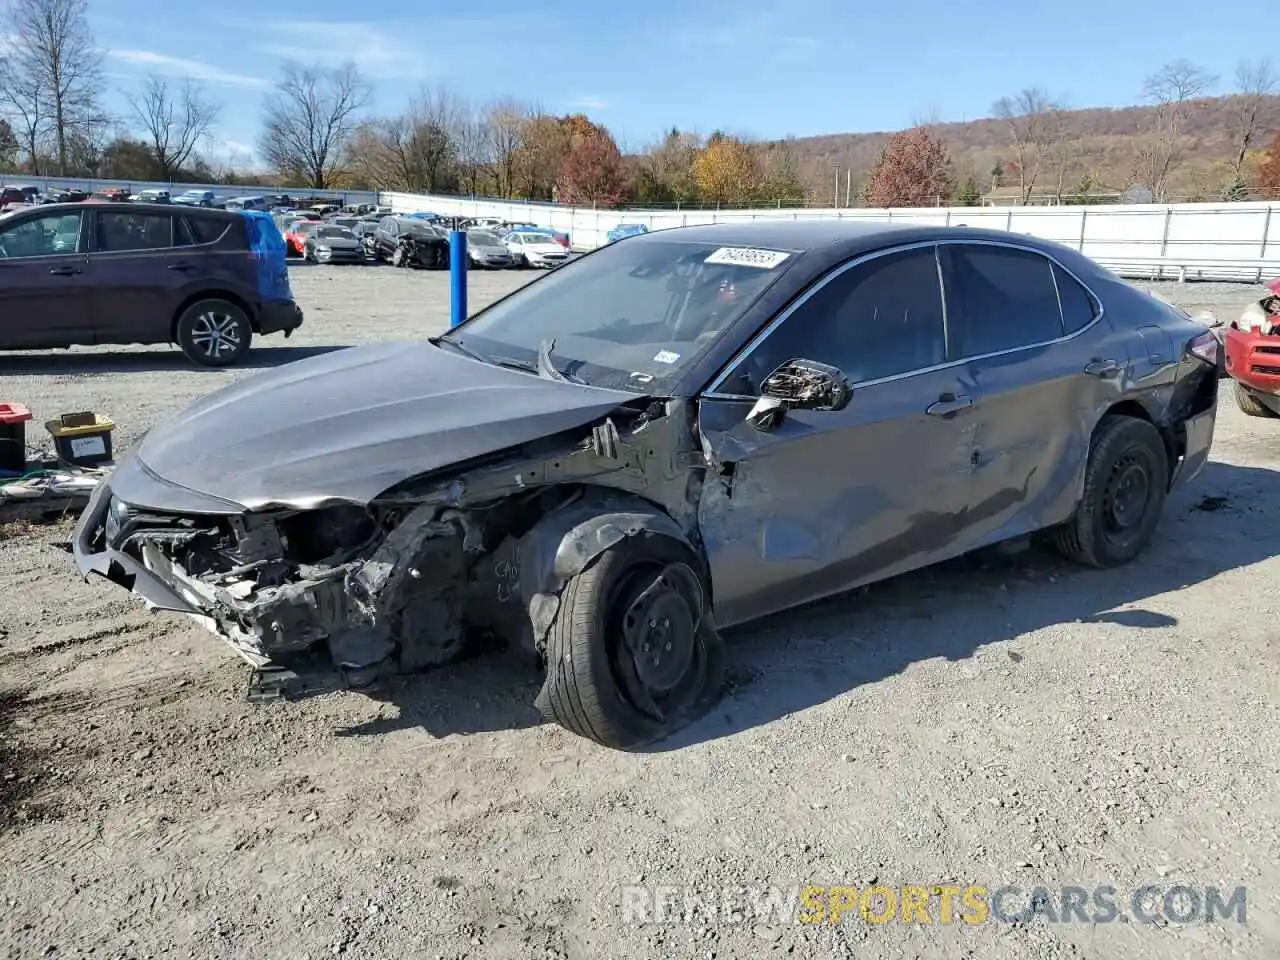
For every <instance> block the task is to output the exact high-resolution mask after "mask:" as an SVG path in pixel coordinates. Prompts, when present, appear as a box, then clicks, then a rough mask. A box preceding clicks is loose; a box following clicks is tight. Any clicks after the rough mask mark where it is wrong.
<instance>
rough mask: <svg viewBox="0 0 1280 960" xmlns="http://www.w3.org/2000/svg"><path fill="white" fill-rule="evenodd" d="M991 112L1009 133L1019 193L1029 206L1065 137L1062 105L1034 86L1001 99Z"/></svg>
mask: <svg viewBox="0 0 1280 960" xmlns="http://www.w3.org/2000/svg"><path fill="white" fill-rule="evenodd" d="M991 109H992V112H994V113H995V115H996V119H998V120H1001V121H1003V123H1004V125H1005V129H1006V131H1007V133H1008V137H1009V146H1010V147H1011V148H1012V150H1013V154H1014V160H1015V161H1016V162H1017V165H1018V192H1019V194H1020V195H1021V197H1022V202H1023V203H1024V204H1025V203H1027V202H1028V201H1029V200H1030V199H1031V194H1032V192H1033V191H1034V190H1035V187H1036V183H1037V181H1038V180H1039V179H1040V175H1041V173H1042V172H1043V170H1044V169H1045V167H1046V166H1047V165H1048V164H1049V161H1050V155H1051V154H1052V152H1053V148H1054V147H1055V146H1056V145H1057V142H1058V140H1059V139H1060V137H1061V131H1062V117H1061V114H1062V106H1061V105H1060V104H1059V103H1058V102H1056V101H1055V100H1053V99H1052V98H1051V97H1050V96H1049V94H1047V93H1046V92H1045V91H1044V90H1041V89H1040V88H1038V87H1030V88H1028V89H1026V90H1023V91H1022V92H1020V93H1018V94H1017V95H1015V96H1012V97H1001V98H1000V99H999V100H997V101H996V103H995V105H994V106H993V107H992V108H991Z"/></svg>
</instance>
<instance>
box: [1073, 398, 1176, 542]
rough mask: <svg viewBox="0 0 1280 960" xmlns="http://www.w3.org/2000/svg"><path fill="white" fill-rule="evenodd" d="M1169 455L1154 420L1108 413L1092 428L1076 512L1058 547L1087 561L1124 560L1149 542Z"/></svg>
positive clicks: (1164, 486)
mask: <svg viewBox="0 0 1280 960" xmlns="http://www.w3.org/2000/svg"><path fill="white" fill-rule="evenodd" d="M1169 470H1170V463H1169V455H1168V453H1167V452H1166V450H1165V446H1164V440H1163V438H1162V437H1161V436H1160V431H1158V430H1157V429H1156V428H1155V427H1154V426H1152V425H1151V424H1150V423H1148V422H1147V421H1145V420H1139V419H1137V418H1135V417H1126V416H1116V415H1109V416H1106V417H1104V418H1103V419H1102V422H1101V423H1099V424H1098V427H1097V429H1096V430H1095V431H1094V436H1093V444H1092V448H1091V449H1090V451H1089V460H1088V463H1087V464H1086V466H1085V482H1084V492H1083V494H1082V495H1081V497H1080V502H1079V503H1078V504H1077V505H1076V512H1075V514H1074V515H1073V516H1072V518H1071V519H1070V520H1068V521H1067V522H1066V523H1065V524H1063V525H1062V527H1060V528H1059V529H1058V530H1057V531H1055V532H1056V534H1057V535H1056V538H1055V539H1056V543H1057V546H1058V549H1059V550H1060V551H1061V552H1062V553H1063V554H1064V555H1066V556H1067V557H1068V558H1069V559H1071V560H1075V561H1076V562H1078V563H1083V564H1086V565H1088V566H1091V567H1114V566H1119V565H1121V564H1124V563H1128V562H1129V561H1130V560H1132V559H1133V558H1134V557H1136V556H1137V555H1138V554H1139V553H1141V552H1142V550H1143V549H1144V548H1145V547H1146V545H1147V544H1148V543H1149V542H1150V540H1151V536H1152V534H1153V533H1154V532H1155V528H1156V525H1157V524H1158V523H1159V521H1160V514H1161V512H1162V511H1163V509H1164V501H1165V498H1166V497H1167V495H1168V492H1169Z"/></svg>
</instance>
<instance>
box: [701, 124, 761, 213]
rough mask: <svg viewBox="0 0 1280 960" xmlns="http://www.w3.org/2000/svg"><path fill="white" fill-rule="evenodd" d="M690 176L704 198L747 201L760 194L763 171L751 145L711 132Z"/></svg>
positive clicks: (722, 200)
mask: <svg viewBox="0 0 1280 960" xmlns="http://www.w3.org/2000/svg"><path fill="white" fill-rule="evenodd" d="M693 179H694V182H695V183H696V184H697V185H698V193H699V194H700V195H701V197H702V199H703V200H710V201H713V202H715V203H717V204H720V203H726V204H747V203H751V202H752V201H753V200H755V199H756V198H757V197H758V196H759V193H760V186H761V184H762V182H763V180H764V173H763V170H762V169H761V164H760V158H759V156H758V155H757V153H756V151H755V149H753V145H752V144H749V143H747V142H745V141H744V140H741V139H739V138H738V137H731V136H729V135H727V134H724V133H713V134H712V135H711V136H710V137H708V138H707V145H706V146H705V147H703V148H702V150H701V151H700V152H699V153H698V155H697V157H696V158H695V159H694V161H693Z"/></svg>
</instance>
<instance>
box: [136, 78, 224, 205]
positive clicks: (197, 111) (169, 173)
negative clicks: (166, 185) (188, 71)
mask: <svg viewBox="0 0 1280 960" xmlns="http://www.w3.org/2000/svg"><path fill="white" fill-rule="evenodd" d="M131 106H132V107H133V112H134V115H135V116H136V117H137V120H138V123H139V124H140V125H141V126H142V132H143V134H144V136H145V137H146V138H147V141H148V143H149V144H150V146H151V152H152V153H153V154H155V160H156V167H157V168H158V169H159V172H160V177H161V179H163V180H172V179H173V177H174V174H176V173H177V172H178V171H179V170H181V169H182V166H183V164H185V163H186V162H187V161H188V160H189V159H190V158H191V154H192V153H193V152H194V151H195V149H196V146H197V145H198V144H199V143H200V141H201V140H203V139H204V138H205V137H207V136H208V135H209V130H210V129H211V128H212V127H213V125H214V123H215V122H216V121H217V119H218V114H219V113H220V112H221V108H220V107H219V106H218V105H217V104H215V103H212V102H211V101H209V100H208V99H207V98H206V97H205V95H204V92H203V91H202V90H201V89H200V86H199V84H197V83H196V82H195V81H194V80H185V81H183V83H182V84H181V85H180V86H179V87H177V89H175V88H173V87H172V86H170V84H169V81H168V80H166V79H165V78H164V77H159V76H153V77H149V78H147V82H146V84H145V85H144V86H143V89H142V93H141V94H140V95H139V96H138V97H137V98H136V99H134V100H132V101H131Z"/></svg>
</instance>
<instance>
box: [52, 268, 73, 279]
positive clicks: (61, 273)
mask: <svg viewBox="0 0 1280 960" xmlns="http://www.w3.org/2000/svg"><path fill="white" fill-rule="evenodd" d="M79 272H80V271H79V270H78V269H76V268H75V267H54V268H52V269H51V270H50V271H49V273H51V274H52V275H53V276H55V277H73V276H75V275H76V274H77V273H79Z"/></svg>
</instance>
